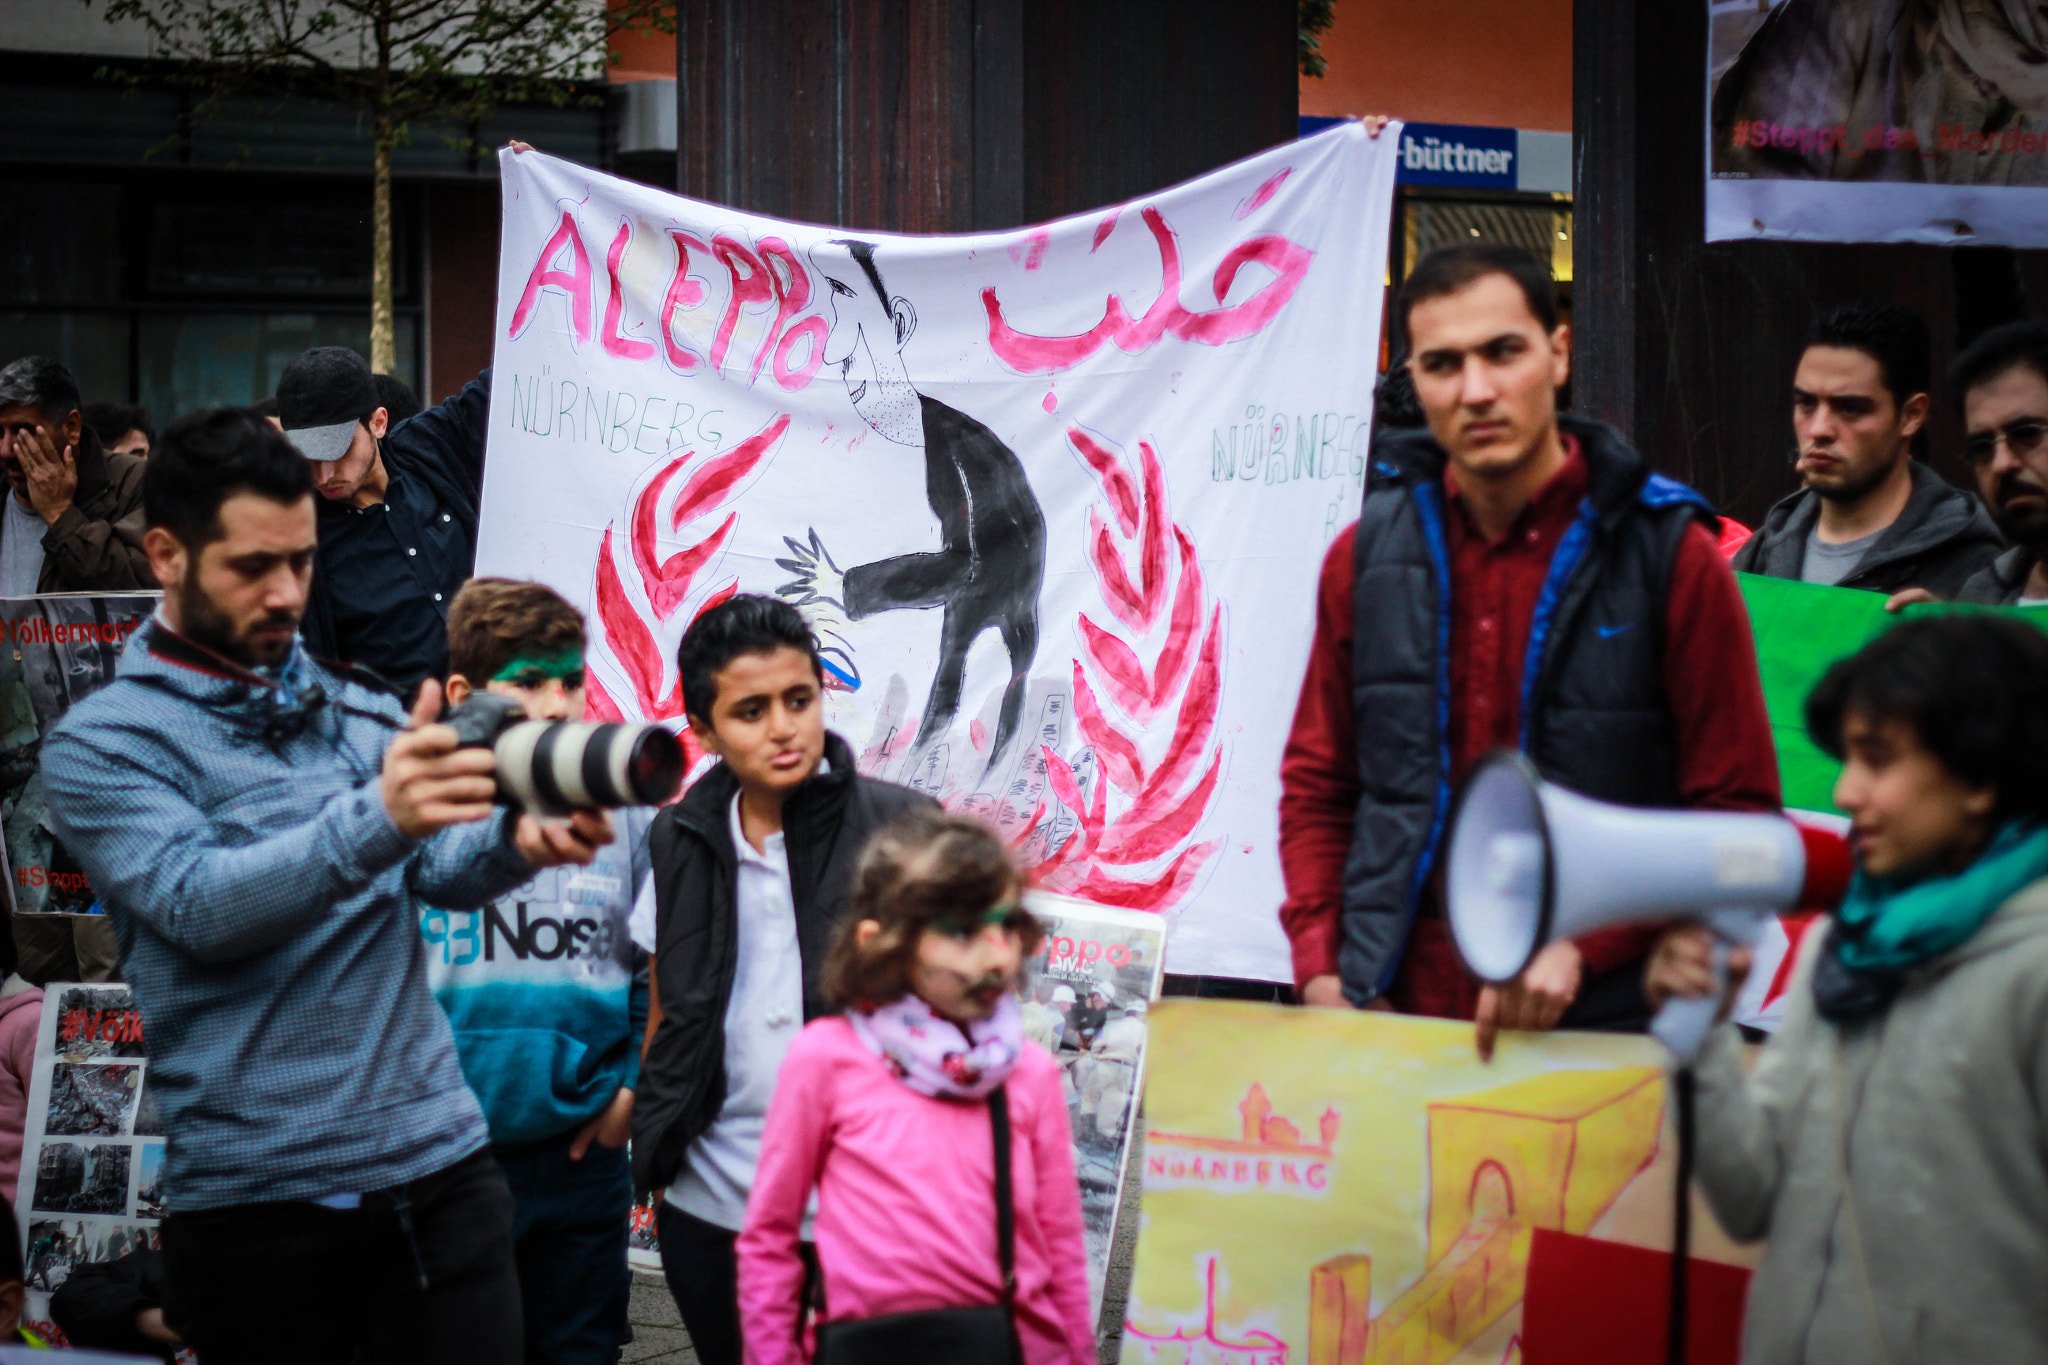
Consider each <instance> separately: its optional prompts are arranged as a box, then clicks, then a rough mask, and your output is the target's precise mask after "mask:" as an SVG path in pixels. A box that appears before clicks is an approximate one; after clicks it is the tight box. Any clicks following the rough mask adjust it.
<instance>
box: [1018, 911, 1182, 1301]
mask: <svg viewBox="0 0 2048 1365" xmlns="http://www.w3.org/2000/svg"><path fill="white" fill-rule="evenodd" d="M1026 903H1027V904H1028V905H1029V906H1030V909H1031V913H1033V914H1034V915H1036V916H1038V918H1039V921H1040V923H1042V924H1043V925H1044V926H1045V942H1044V943H1042V944H1041V945H1040V946H1039V949H1038V952H1037V953H1036V954H1034V955H1033V956H1032V958H1031V959H1030V960H1029V961H1027V962H1026V963H1025V964H1024V974H1023V976H1022V977H1021V978H1020V979H1019V981H1018V987H1017V993H1018V996H1019V997H1020V999H1021V1002H1022V1004H1023V1015H1024V1035H1025V1036H1026V1037H1027V1038H1030V1039H1032V1040H1033V1041H1034V1042H1036V1043H1037V1044H1038V1045H1039V1046H1040V1047H1042V1048H1044V1049H1045V1050H1046V1051H1047V1052H1050V1053H1051V1054H1052V1055H1053V1059H1054V1060H1055V1061H1057V1062H1058V1063H1059V1064H1060V1071H1061V1080H1062V1084H1063V1086H1064V1088H1065V1090H1066V1093H1067V1120H1068V1123H1069V1124H1070V1126H1071V1127H1072V1128H1073V1130H1074V1173H1075V1175H1076V1176H1078V1177H1079V1178H1080V1182H1081V1222H1082V1226H1083V1228H1084V1229H1085V1231H1086V1235H1087V1243H1088V1289H1089V1295H1090V1299H1089V1301H1090V1304H1091V1305H1092V1307H1093V1309H1094V1311H1095V1313H1096V1315H1097V1316H1100V1315H1101V1312H1102V1288H1103V1281H1104V1279H1105V1277H1106V1275H1107V1273H1108V1270H1109V1254H1110V1249H1111V1245H1112V1243H1113V1242H1114V1241H1115V1239H1116V1216H1117V1209H1118V1206H1119V1205H1120V1204H1121V1203H1122V1202H1123V1180H1124V1171H1125V1169H1126V1167H1127V1165H1128V1162H1129V1157H1130V1151H1131V1135H1132V1133H1133V1132H1134V1130H1135V1129H1136V1127H1137V1111H1138V1100H1139V1097H1140V1096H1141V1095H1143V1093H1144V1088H1145V1014H1146V1011H1147V1010H1148V1009H1149V1008H1150V1007H1151V1003H1152V1002H1153V1001H1154V1000H1156V999H1158V997H1159V986H1160V983H1161V981H1162V980H1163V979H1164V973H1165V963H1166V918H1165V916H1163V915H1156V914H1148V913H1146V912H1144V911H1140V910H1117V909H1112V908H1110V907H1108V906H1102V905H1095V904H1092V903H1091V902H1088V901H1082V900H1076V899H1074V898H1073V897H1070V896H1059V895H1053V894H1051V893H1047V892H1033V893H1032V894H1031V895H1030V896H1029V897H1028V898H1027V900H1026Z"/></svg>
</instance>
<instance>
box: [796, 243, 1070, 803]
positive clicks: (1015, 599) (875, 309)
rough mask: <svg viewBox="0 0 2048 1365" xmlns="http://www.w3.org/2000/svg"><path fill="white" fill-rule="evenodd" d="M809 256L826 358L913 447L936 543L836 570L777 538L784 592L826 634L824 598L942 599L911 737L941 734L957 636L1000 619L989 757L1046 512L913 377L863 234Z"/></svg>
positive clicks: (882, 604) (893, 437) (1007, 735)
mask: <svg viewBox="0 0 2048 1365" xmlns="http://www.w3.org/2000/svg"><path fill="white" fill-rule="evenodd" d="M812 264H813V265H814V266H815V267H816V269H817V270H818V272H819V274H820V275H822V276H823V277H824V280H825V283H826V285H827V287H828V288H829V290H830V299H831V304H832V333H831V336H830V337H829V338H828V339H827V341H826V345H825V362H826V364H828V365H831V366H834V367H836V368H837V369H838V370H839V372H840V375H841V377H842V378H843V379H844V381H845V383H846V391H847V394H848V396H849V397H851V398H852V399H853V407H854V411H856V412H858V413H859V414H860V415H861V418H862V420H863V421H865V422H866V423H867V424H868V425H869V426H871V427H873V428H874V429H875V431H876V432H877V433H879V434H880V435H881V437H882V439H883V440H885V441H888V442H890V443H891V444H894V445H899V446H909V447H911V448H912V449H919V448H921V449H922V450H923V451H924V466H925V495H926V497H927V498H928V499H929V500H930V502H931V509H932V515H933V516H935V517H937V518H938V520H939V536H940V542H941V544H940V547H939V549H938V550H936V551H928V552H923V553H916V554H903V555H897V556H894V557H893V558H890V559H882V560H877V561H875V562H874V563H872V564H859V565H855V566H854V567H852V568H850V569H847V570H845V571H844V572H843V573H842V572H841V570H840V569H839V568H838V566H837V565H836V564H834V563H833V561H832V559H831V556H830V555H829V554H827V553H826V551H825V548H824V546H823V545H822V543H821V542H820V541H819V538H818V533H817V532H816V531H815V530H813V531H812V532H811V538H810V544H809V545H799V544H797V542H796V541H794V540H791V541H789V542H788V544H789V546H790V548H791V550H793V551H794V552H795V558H793V559H785V560H778V561H777V563H779V564H781V565H782V567H784V568H785V569H789V570H791V571H793V572H795V573H796V575H797V578H796V581H795V582H792V583H790V584H787V585H786V586H784V587H783V588H782V590H781V591H782V592H783V594H784V595H785V596H788V597H789V598H790V599H791V600H792V601H794V602H795V603H796V605H798V606H799V607H801V608H803V610H804V614H805V616H806V617H807V618H809V619H810V620H811V622H812V624H813V626H814V627H815V628H818V629H819V630H821V631H823V632H827V633H829V632H830V630H831V627H832V625H834V624H836V623H834V622H833V621H832V620H831V619H830V613H831V612H832V611H833V610H839V611H843V612H844V613H845V619H846V620H849V621H859V620H862V619H864V618H866V617H869V616H873V615H876V614H877V613H880V612H885V611H899V610H904V609H929V608H932V607H940V608H943V609H944V611H945V620H944V623H943V624H942V625H941V626H940V629H939V664H938V669H937V671H936V672H935V673H934V674H933V675H932V686H931V693H930V695H929V697H928V699H927V700H926V702H925V707H924V719H923V720H922V721H921V722H920V723H919V725H918V731H917V742H918V745H919V746H920V747H922V746H924V745H926V744H929V743H930V742H932V741H933V740H935V739H937V738H938V737H939V736H941V735H943V734H944V733H945V731H946V728H947V726H949V725H950V724H951V723H952V721H953V716H954V714H955V713H956V712H957V711H958V710H959V708H960V689H961V684H962V681H963V678H964V675H965V673H966V670H967V651H968V649H969V648H970V647H971V646H972V645H973V644H974V641H975V639H976V638H977V637H979V636H980V635H981V633H982V632H983V631H986V630H994V631H998V632H1000V633H1001V636H1002V641H1003V647H1004V648H1005V649H1006V650H1007V651H1008V652H1009V656H1010V681H1009V685H1008V686H1007V687H1006V688H1005V689H1004V691H1003V702H1002V710H1001V713H1000V715H999V718H998V720H997V723H996V733H995V744H994V746H993V748H992V749H991V750H990V754H989V758H990V762H991V763H993V762H994V761H995V759H996V757H997V756H999V755H1001V754H1002V752H1003V750H1004V749H1005V747H1006V746H1007V745H1008V744H1009V742H1010V739H1011V737H1012V736H1013V735H1014V734H1015V733H1016V729H1017V715H1018V712H1019V711H1020V710H1021V709H1022V707H1023V704H1024V686H1025V680H1026V678H1027V677H1028V675H1029V673H1030V671H1031V660H1032V656H1033V655H1035V654H1036V653H1037V652H1038V591H1039V587H1040V585H1041V584H1042V583H1043V582H1044V581H1045V515H1044V513H1043V512H1041V511H1040V510H1039V506H1038V499H1037V497H1036V496H1034V495H1033V493H1032V491H1031V485H1030V483H1029V482H1028V481H1027V480H1026V479H1025V477H1024V466H1023V464H1022V463H1021V462H1020V461H1019V460H1018V459H1017V455H1016V452H1014V451H1012V450H1011V449H1010V448H1009V447H1008V446H1006V445H1004V444H1003V442H1002V440H1001V439H1000V438H999V437H998V436H997V435H996V434H995V433H994V432H992V431H990V430H989V429H988V428H987V427H985V426H983V425H982V424H981V423H980V422H977V421H975V420H974V419H973V418H972V417H969V416H967V415H966V414H965V413H962V412H958V411H956V410H954V409H953V408H950V407H947V406H946V405H945V404H944V403H941V402H940V401H939V400H938V399H936V398H932V397H929V396H928V395H925V394H922V393H919V392H918V391H917V388H916V386H915V385H914V384H913V383H912V382H911V378H910V373H909V370H908V369H907V367H906V366H905V365H904V362H903V357H902V354H901V352H902V348H903V346H904V344H905V343H906V342H908V341H909V340H910V334H911V332H912V331H913V330H915V329H916V327H917V313H916V311H915V310H914V309H913V308H912V307H911V306H910V301H909V300H908V299H905V298H901V297H897V298H891V297H890V296H889V291H888V289H887V288H886V287H884V285H883V284H882V273H881V271H880V270H879V269H878V268H877V267H876V264H875V248H874V244H873V243H871V242H863V241H853V240H841V241H835V242H831V243H828V244H826V245H824V246H821V247H819V248H818V249H817V251H816V252H815V253H814V255H813V258H812Z"/></svg>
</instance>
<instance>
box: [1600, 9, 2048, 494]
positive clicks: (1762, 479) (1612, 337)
mask: <svg viewBox="0 0 2048 1365" xmlns="http://www.w3.org/2000/svg"><path fill="white" fill-rule="evenodd" d="M1573 22H1574V29H1573V53H1572V62H1573V66H1572V81H1573V112H1572V123H1573V139H1574V154H1575V156H1576V157H1577V161H1578V165H1577V168H1576V177H1575V179H1576V186H1575V190H1576V193H1575V198H1574V205H1573V209H1574V213H1573V217H1574V220H1575V221H1574V233H1575V236H1576V239H1577V240H1576V243H1575V250H1574V261H1573V277H1574V278H1573V284H1572V294H1573V298H1572V305H1573V308H1572V311H1573V332H1574V375H1573V381H1572V400H1573V406H1574V407H1575V408H1576V409H1577V410H1578V411H1580V412H1583V413H1586V414H1587V415H1589V416H1593V417H1597V418H1600V419H1601V420H1603V421H1607V422H1611V423H1613V424H1614V425H1615V426H1616V427H1618V428H1620V429H1621V431H1622V433H1623V434H1624V435H1626V436H1628V437H1629V438H1630V439H1631V440H1632V441H1634V442H1635V444H1636V445H1637V446H1638V447H1639V448H1640V449H1641V450H1642V451H1643V453H1644V454H1645V455H1647V456H1649V457H1650V459H1651V461H1652V462H1653V463H1654V464H1655V465H1656V466H1657V467H1658V468H1659V469H1660V470H1662V471H1663V472H1665V473H1667V474H1669V475H1671V476H1672V477H1674V478H1678V479H1682V480H1684V481H1686V482H1687V483H1690V484H1692V485H1693V486H1694V487H1696V488H1698V489H1699V490H1700V491H1701V492H1703V493H1705V494H1706V495H1707V496H1708V497H1710V498H1712V499H1714V501H1715V502H1716V504H1717V505H1719V506H1720V507H1721V508H1722V509H1723V510H1725V511H1727V512H1728V513H1729V514H1730V515H1733V516H1735V517H1737V518H1739V519H1741V520H1742V521H1743V522H1745V523H1747V524H1750V525H1755V524H1756V522H1757V521H1758V520H1759V519H1760V518H1761V517H1762V516H1763V513H1764V511H1765V510H1766V509H1767V508H1768V507H1769V506H1770V504H1771V503H1772V502H1774V501H1775V500H1776V499H1778V498H1779V497H1782V496H1783V495H1785V494H1786V493H1788V492H1790V491H1792V489H1793V487H1794V485H1795V480H1794V477H1793V474H1792V468H1791V460H1792V454H1793V435H1792V415H1791V382H1792V372H1793V369H1794V367H1795V366H1796V365H1797V363H1798V359H1799V352H1800V350H1801V347H1802V344H1803V339H1804V337H1805V334H1806V330H1807V328H1808V326H1809V325H1810V323H1811V322H1812V319H1813V317H1814V316H1815V315H1816V314H1817V313H1819V312H1821V311H1823V310H1825V309H1827V308H1830V307H1833V306H1834V305H1836V304H1839V303H1846V302H1848V301H1850V300H1852V299H1858V298H1875V299H1885V300H1889V301H1891V302H1895V303H1900V304H1903V305H1905V306H1907V307H1910V308H1915V309H1918V310H1919V311H1920V312H1921V314H1922V315H1923V316H1925V317H1926V318H1927V321H1928V325H1929V327H1930V329H1931V330H1932V332H1933V336H1934V363H1935V367H1936V376H1937V378H1936V382H1935V393H1934V398H1935V408H1934V415H1933V419H1932V420H1931V421H1930V423H1929V426H1928V432H1927V446H1928V451H1929V454H1930V455H1931V457H1932V463H1933V464H1934V466H1935V468H1937V469H1938V470H1940V471H1941V472H1942V473H1944V474H1946V475H1947V476H1949V477H1950V478H1951V479H1952V480H1954V481H1956V482H1959V483H1965V484H1966V483H1967V478H1966V475H1965V470H1964V467H1963V464H1962V461H1961V459H1960V456H1959V453H1958V452H1959V448H1960V444H1961V439H1962V438H1961V421H1960V418H1959V417H1958V415H1957V413H1956V408H1955V403H1954V400H1953V398H1952V396H1951V395H1950V394H1949V393H1948V391H1947V386H1946V385H1945V384H1944V383H1943V382H1942V381H1941V378H1940V375H1941V374H1942V372H1943V371H1944V370H1945V369H1946V368H1947V365H1948V362H1949V361H1950V360H1951V359H1952V358H1953V357H1954V355H1955V353H1956V351H1957V350H1958V349H1959V347H1960V346H1961V345H1963V344H1966V343H1967V342H1968V341H1969V340H1970V339H1971V338H1972V337H1974V336H1975V335H1977V334H1978V333H1979V332H1980V331H1982V330H1983V328H1984V327H1986V326H1989V325H1991V324H1993V323H1995V322H1998V321H2003V320H2005V319H2007V318H2010V317H2013V316H2017V315H2019V314H2020V313H2021V312H2023V311H2027V310H2029V309H2031V311H2033V312H2035V313H2036V314H2039V313H2041V312H2042V311H2044V309H2048V261H2044V254H2048V253H2042V252H2037V251H2028V252H2017V253H2015V252H2006V251H1993V250H1977V251H1971V250H1961V251H1959V250H1956V249H1954V248H1943V247H1922V246H1859V245H1831V244H1803V243H1802V244H1791V243H1779V242H1719V243H1712V244H1709V243H1708V242H1706V241H1705V233H1704V223H1705V216H1706V214H1705V203H1706V191H1705V179H1704V169H1703V157H1704V155H1705V112H1704V107H1705V99H1706V77H1705V68H1706V41H1707V16H1706V7H1705V6H1704V5H1701V4H1698V3H1691V2H1689V0H1688V2H1687V3H1670V4H1652V5H1644V4H1639V3H1637V0H1576V3H1575V5H1574V14H1573Z"/></svg>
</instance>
